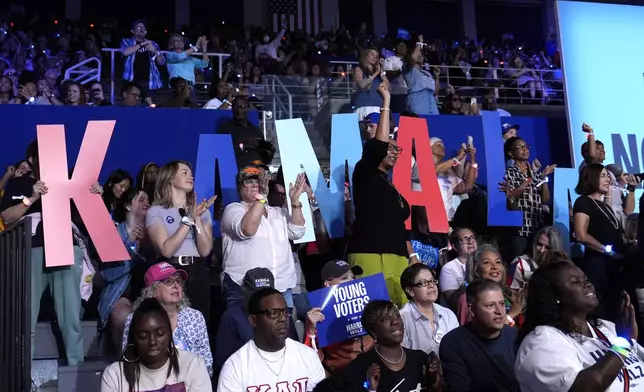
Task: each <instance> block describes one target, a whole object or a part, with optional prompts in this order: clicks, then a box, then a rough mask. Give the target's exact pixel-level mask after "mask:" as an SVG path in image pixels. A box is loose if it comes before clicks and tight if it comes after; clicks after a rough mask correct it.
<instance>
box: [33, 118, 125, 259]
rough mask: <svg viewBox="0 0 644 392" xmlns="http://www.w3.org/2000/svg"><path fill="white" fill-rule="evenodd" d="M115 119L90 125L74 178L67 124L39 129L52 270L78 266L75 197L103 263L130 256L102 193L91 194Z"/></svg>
mask: <svg viewBox="0 0 644 392" xmlns="http://www.w3.org/2000/svg"><path fill="white" fill-rule="evenodd" d="M115 123H116V122H115V121H90V122H88V123H87V128H86V130H85V136H84V137H83V142H82V143H81V148H80V151H79V153H78V159H77V160H76V165H75V166H74V173H73V174H72V178H71V180H70V179H69V177H68V165H67V152H66V151H67V148H66V145H65V126H64V125H39V126H38V127H37V134H38V158H39V161H40V163H39V167H40V178H41V180H42V181H43V182H44V183H45V184H46V185H47V187H48V188H49V191H48V193H47V194H46V195H44V196H43V197H42V224H43V234H44V244H45V263H46V265H47V267H59V266H65V265H73V264H74V247H73V241H72V221H71V211H70V210H71V208H70V199H72V200H74V203H75V204H76V207H77V208H78V212H79V213H80V215H81V217H82V218H83V223H85V227H86V228H87V232H88V234H89V235H90V237H91V239H92V241H93V242H94V246H95V247H96V251H97V252H98V254H99V256H100V257H101V260H102V261H121V260H128V259H129V258H130V256H129V254H128V252H127V250H126V249H125V245H124V244H123V242H122V241H121V237H120V236H119V234H118V233H117V231H116V227H115V226H114V223H113V222H112V219H111V218H110V215H109V213H108V212H107V208H105V204H104V203H103V200H102V199H101V195H98V194H92V193H90V188H91V187H92V185H94V184H96V182H97V181H98V174H99V173H100V172H101V167H102V166H103V160H104V159H105V153H106V152H107V146H108V145H109V143H110V138H111V136H112V132H113V131H114V125H115Z"/></svg>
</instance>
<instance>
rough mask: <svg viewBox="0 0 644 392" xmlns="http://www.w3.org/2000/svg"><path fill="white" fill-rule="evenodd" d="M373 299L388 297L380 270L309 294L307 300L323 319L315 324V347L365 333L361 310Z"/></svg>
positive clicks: (387, 298) (385, 298)
mask: <svg viewBox="0 0 644 392" xmlns="http://www.w3.org/2000/svg"><path fill="white" fill-rule="evenodd" d="M374 299H384V300H389V293H388V292H387V284H386V282H385V276H384V275H383V274H382V273H380V274H377V275H371V276H367V277H364V278H362V279H356V280H354V281H351V282H346V283H342V284H339V285H335V286H331V287H326V288H323V289H320V290H316V291H312V292H310V293H309V303H310V304H311V306H313V307H317V308H322V313H323V314H324V321H322V322H321V323H318V324H317V326H316V327H317V338H318V346H319V347H326V346H328V345H331V344H333V343H337V342H342V341H345V340H347V339H352V338H356V337H359V336H363V335H366V334H367V332H366V331H365V330H364V328H362V322H361V321H360V318H361V317H362V311H363V310H364V307H365V306H366V305H367V303H369V301H372V300H374Z"/></svg>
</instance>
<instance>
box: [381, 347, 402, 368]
mask: <svg viewBox="0 0 644 392" xmlns="http://www.w3.org/2000/svg"><path fill="white" fill-rule="evenodd" d="M374 350H376V353H377V354H378V356H379V357H380V358H382V359H384V360H385V361H387V362H389V363H390V364H392V365H396V364H399V363H400V362H401V361H402V360H403V358H404V357H405V350H403V348H402V346H400V358H398V360H396V361H390V360H388V359H387V358H385V356H384V355H382V354H381V353H380V351H378V347H374Z"/></svg>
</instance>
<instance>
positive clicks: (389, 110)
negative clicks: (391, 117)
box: [380, 108, 391, 112]
mask: <svg viewBox="0 0 644 392" xmlns="http://www.w3.org/2000/svg"><path fill="white" fill-rule="evenodd" d="M380 111H381V112H391V109H389V108H380Z"/></svg>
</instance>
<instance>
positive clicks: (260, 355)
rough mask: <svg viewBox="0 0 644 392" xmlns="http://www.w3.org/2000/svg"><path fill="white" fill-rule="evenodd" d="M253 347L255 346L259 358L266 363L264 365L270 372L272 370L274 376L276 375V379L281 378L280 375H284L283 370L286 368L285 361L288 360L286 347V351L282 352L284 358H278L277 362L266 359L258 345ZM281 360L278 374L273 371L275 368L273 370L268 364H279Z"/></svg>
mask: <svg viewBox="0 0 644 392" xmlns="http://www.w3.org/2000/svg"><path fill="white" fill-rule="evenodd" d="M253 346H255V351H257V355H259V357H260V358H261V359H262V361H264V365H266V367H267V368H268V370H270V371H271V373H273V374H274V375H275V377H279V376H280V373H282V368H284V362H286V361H285V359H286V346H284V351H283V352H282V356H281V357H279V358H277V359H276V360H274V361H271V360H270V359H266V358H264V356H263V355H262V353H261V352H260V351H259V348H258V347H257V345H256V344H254V343H253ZM280 360H281V361H282V364H281V365H280V368H279V370H278V371H277V372H275V370H273V368H272V367H271V366H270V365H269V364H268V363H269V362H270V363H277V362H279V361H280Z"/></svg>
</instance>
